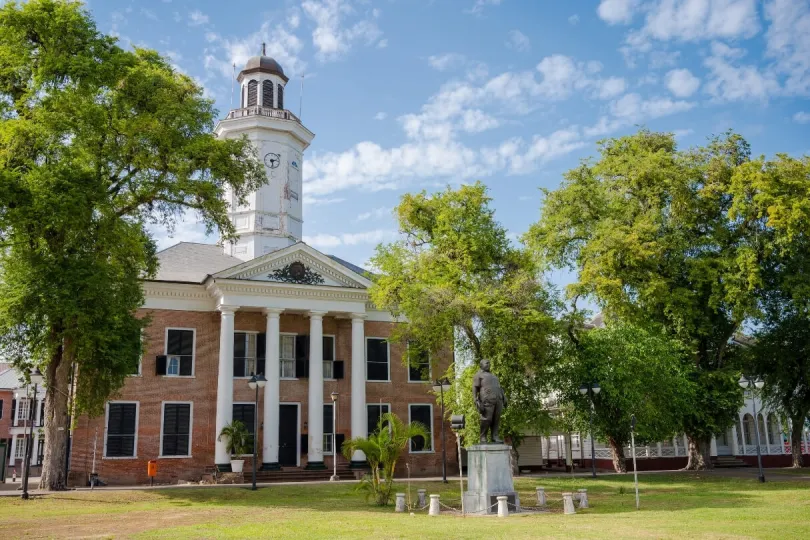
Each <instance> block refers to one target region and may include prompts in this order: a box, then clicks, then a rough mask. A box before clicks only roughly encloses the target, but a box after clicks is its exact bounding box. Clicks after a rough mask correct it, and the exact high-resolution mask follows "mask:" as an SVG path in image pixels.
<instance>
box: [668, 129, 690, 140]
mask: <svg viewBox="0 0 810 540" xmlns="http://www.w3.org/2000/svg"><path fill="white" fill-rule="evenodd" d="M694 132H695V130H694V129H692V128H686V129H676V130H673V131H672V134H673V135H675V138H676V139H683V138H684V137H688V136H689V135H691V134H693V133H694Z"/></svg>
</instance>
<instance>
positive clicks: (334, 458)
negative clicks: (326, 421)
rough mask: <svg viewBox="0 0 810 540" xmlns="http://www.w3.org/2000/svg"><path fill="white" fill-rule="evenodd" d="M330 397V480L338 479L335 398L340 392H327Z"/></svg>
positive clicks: (335, 480)
mask: <svg viewBox="0 0 810 540" xmlns="http://www.w3.org/2000/svg"><path fill="white" fill-rule="evenodd" d="M329 395H330V396H331V398H332V470H333V472H332V477H331V478H330V479H329V480H330V481H331V482H337V481H338V480H340V478H339V477H338V474H337V399H338V396H339V395H340V394H338V393H337V392H332V393H331V394H329Z"/></svg>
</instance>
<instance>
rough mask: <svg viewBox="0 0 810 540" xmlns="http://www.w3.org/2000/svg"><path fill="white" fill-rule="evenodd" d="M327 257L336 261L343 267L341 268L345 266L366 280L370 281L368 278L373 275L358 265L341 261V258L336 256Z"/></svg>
mask: <svg viewBox="0 0 810 540" xmlns="http://www.w3.org/2000/svg"><path fill="white" fill-rule="evenodd" d="M327 257H329V258H330V259H332V260H333V261H335V262H336V263H338V264H339V265H341V266H345V267H346V268H348V269H349V270H351V271H352V272H354V273H355V274H360V275H361V276H363V277H364V278H366V279H368V277H369V276H370V275H372V274H371V272H369V271H368V270H365V269H363V268H360V267H359V266H357V265H356V264H352V263H350V262H349V261H344V260H343V259H341V258H340V257H336V256H334V255H327Z"/></svg>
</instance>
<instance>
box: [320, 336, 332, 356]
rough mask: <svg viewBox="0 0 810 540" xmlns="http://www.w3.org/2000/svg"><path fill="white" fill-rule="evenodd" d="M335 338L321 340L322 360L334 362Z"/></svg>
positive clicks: (326, 337) (329, 337)
mask: <svg viewBox="0 0 810 540" xmlns="http://www.w3.org/2000/svg"><path fill="white" fill-rule="evenodd" d="M334 345H335V338H333V337H332V336H324V338H323V349H322V350H323V359H324V360H334V359H335V355H334V354H333V353H334V352H335V348H334Z"/></svg>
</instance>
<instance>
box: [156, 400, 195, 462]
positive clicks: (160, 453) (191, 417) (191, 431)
mask: <svg viewBox="0 0 810 540" xmlns="http://www.w3.org/2000/svg"><path fill="white" fill-rule="evenodd" d="M166 405H190V406H191V407H190V408H189V411H188V455H187V456H164V455H163V421H164V420H165V418H166ZM193 435H194V402H193V401H161V402H160V440H159V441H158V444H160V447H159V448H158V457H159V458H160V459H189V458H191V457H192V454H193V452H192V451H191V450H192V448H193V447H192V445H191V443H192V442H193V441H192V439H193Z"/></svg>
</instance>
